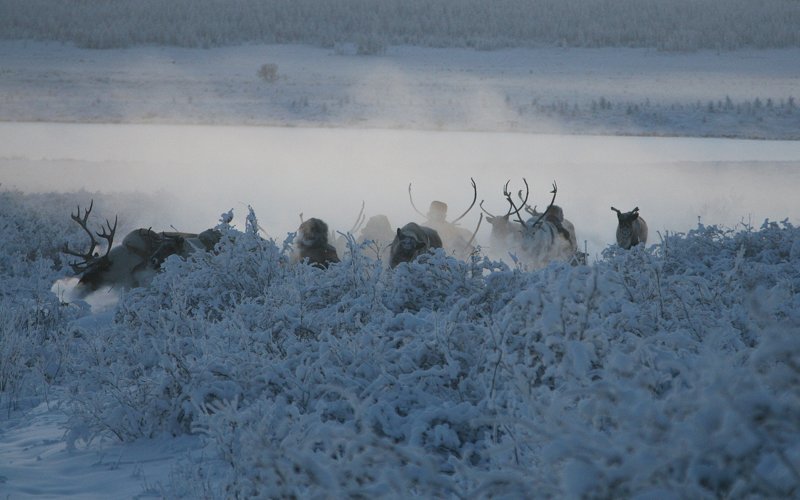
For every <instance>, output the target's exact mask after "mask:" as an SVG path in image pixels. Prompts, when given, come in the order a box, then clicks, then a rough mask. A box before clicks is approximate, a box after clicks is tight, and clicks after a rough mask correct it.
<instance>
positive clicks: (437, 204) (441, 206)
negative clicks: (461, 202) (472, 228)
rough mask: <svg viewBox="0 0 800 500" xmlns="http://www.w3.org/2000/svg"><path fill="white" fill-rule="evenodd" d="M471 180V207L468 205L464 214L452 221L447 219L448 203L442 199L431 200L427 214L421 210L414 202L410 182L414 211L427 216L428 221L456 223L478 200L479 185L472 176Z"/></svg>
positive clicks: (409, 191)
mask: <svg viewBox="0 0 800 500" xmlns="http://www.w3.org/2000/svg"><path fill="white" fill-rule="evenodd" d="M469 180H470V182H471V183H472V193H473V195H472V203H470V205H469V207H467V209H466V210H465V211H464V213H463V214H461V215H459V216H458V217H456V218H455V219H453V220H452V221H451V222H448V221H447V204H446V203H444V202H442V201H436V200H435V201H433V202H431V205H430V208H429V210H428V213H427V214H423V213H422V212H420V211H419V209H418V208H417V206H416V205H415V204H414V198H413V197H412V196H411V183H409V184H408V200H409V201H410V202H411V207H412V208H413V209H414V211H415V212H417V213H418V214H419V215H421V216H422V217H425V220H427V221H428V222H430V223H434V224H437V223H438V224H456V223H457V222H458V221H460V220H461V219H463V218H464V217H465V216H466V215H467V214H468V213H469V211H470V210H472V207H474V206H475V202H476V201H477V200H478V186H477V185H476V184H475V179H473V178H471V177H470V179H469Z"/></svg>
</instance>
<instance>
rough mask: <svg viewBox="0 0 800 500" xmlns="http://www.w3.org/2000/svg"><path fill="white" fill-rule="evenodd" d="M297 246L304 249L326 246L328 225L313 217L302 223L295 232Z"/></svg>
mask: <svg viewBox="0 0 800 500" xmlns="http://www.w3.org/2000/svg"><path fill="white" fill-rule="evenodd" d="M297 244H298V245H299V246H301V247H306V248H316V247H321V246H324V245H327V244H328V225H327V224H326V223H325V222H324V221H322V220H321V219H317V218H314V217H312V218H310V219H308V220H307V221H304V222H303V223H302V224H300V228H298V230H297Z"/></svg>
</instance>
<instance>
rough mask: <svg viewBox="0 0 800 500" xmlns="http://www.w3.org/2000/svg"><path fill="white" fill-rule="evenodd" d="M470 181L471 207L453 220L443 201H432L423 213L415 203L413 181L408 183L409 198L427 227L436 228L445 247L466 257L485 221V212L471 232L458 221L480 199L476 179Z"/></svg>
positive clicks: (457, 255) (457, 254)
mask: <svg viewBox="0 0 800 500" xmlns="http://www.w3.org/2000/svg"><path fill="white" fill-rule="evenodd" d="M470 182H471V183H472V193H473V196H472V203H470V205H469V207H467V209H466V210H465V211H464V213H462V214H461V215H459V216H458V217H456V218H455V219H453V220H452V221H448V220H447V203H444V202H442V201H438V200H434V201H432V202H431V204H430V206H429V207H428V213H426V214H424V213H422V212H421V211H420V210H419V209H418V208H417V206H416V204H414V198H413V197H412V195H411V183H409V184H408V200H409V201H410V202H411V207H412V208H413V209H414V211H415V212H417V213H418V214H419V215H421V216H422V217H424V218H425V222H424V224H425V227H430V228H431V229H434V230H436V232H437V233H438V235H439V236H440V238H441V240H442V244H443V247H444V248H445V249H446V250H447V251H449V252H452V253H453V254H455V256H456V257H459V258H463V257H466V256H467V255H470V254H471V253H472V252H473V251H474V247H473V246H472V243H473V241H474V240H475V235H476V234H477V233H478V229H479V228H480V225H481V222H482V221H483V214H481V216H480V218H479V219H478V224H477V226H476V227H475V231H473V232H470V231H469V230H467V229H465V228H463V227H460V226H459V225H458V222H459V221H460V220H461V219H463V218H464V217H466V216H467V214H468V213H469V212H470V211H471V210H472V208H473V207H474V206H475V202H476V201H477V200H478V187H477V185H476V184H475V179H473V178H470Z"/></svg>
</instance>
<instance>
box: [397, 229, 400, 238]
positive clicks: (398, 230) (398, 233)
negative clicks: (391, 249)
mask: <svg viewBox="0 0 800 500" xmlns="http://www.w3.org/2000/svg"><path fill="white" fill-rule="evenodd" d="M397 236H400V228H399V227H398V228H397Z"/></svg>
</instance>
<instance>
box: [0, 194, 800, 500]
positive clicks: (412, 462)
mask: <svg viewBox="0 0 800 500" xmlns="http://www.w3.org/2000/svg"><path fill="white" fill-rule="evenodd" d="M20 212H21V213H20V214H19V215H20V216H24V210H20ZM255 228H257V221H256V220H255V215H254V214H251V216H250V217H248V222H247V227H246V228H245V231H239V230H237V229H236V228H232V227H230V226H229V225H227V223H223V224H221V225H220V226H219V229H220V230H221V231H222V232H223V237H222V239H221V241H220V243H219V244H218V246H217V248H216V252H214V253H198V254H193V255H191V256H190V257H189V258H187V259H185V260H181V259H179V258H177V257H170V258H168V259H167V261H166V262H165V263H164V267H163V270H162V272H161V273H159V275H158V276H157V277H156V278H155V280H154V281H153V282H152V284H151V285H150V286H149V287H147V288H140V289H134V290H132V291H130V292H128V293H125V294H123V295H122V297H121V299H120V302H119V304H118V305H117V307H116V308H115V309H114V310H113V311H112V312H111V313H110V314H108V315H106V316H104V315H87V311H86V309H85V308H84V309H81V308H80V307H77V306H76V305H72V306H64V305H61V304H60V303H59V301H58V300H56V299H55V298H54V297H52V294H51V298H50V299H48V300H49V301H50V302H46V301H44V302H45V303H44V308H55V310H56V311H61V312H59V313H57V314H55V315H51V316H47V317H46V318H44V319H42V318H41V316H37V314H38V313H37V311H41V310H42V306H41V305H40V306H36V307H34V306H33V305H25V306H24V307H21V308H20V307H17V306H16V305H15V306H12V307H10V309H11V310H13V311H14V312H13V316H14V317H13V318H10V319H9V318H3V319H4V321H3V325H4V327H5V324H12V323H13V324H16V325H18V326H17V327H16V328H18V334H17V335H16V336H14V335H11V336H7V335H6V330H3V331H2V332H0V333H3V337H0V339H2V342H6V343H5V344H3V345H2V347H3V348H4V349H6V347H5V346H10V347H9V348H8V349H7V350H6V351H8V352H12V353H22V354H23V355H26V354H27V353H29V352H34V351H31V350H30V349H29V348H22V347H19V346H18V345H19V344H18V343H17V344H14V343H13V342H17V341H18V340H19V339H28V338H34V337H33V336H34V335H39V336H38V337H35V338H36V342H39V347H40V348H41V347H42V345H44V346H46V349H47V350H48V352H43V353H35V352H34V354H35V355H34V356H29V357H28V359H32V360H34V361H33V362H32V363H33V366H41V367H42V368H40V369H38V372H39V373H41V376H39V377H40V378H39V379H37V380H32V379H31V380H27V381H20V379H19V378H18V377H17V378H14V374H19V373H22V372H21V368H19V367H21V366H29V365H30V363H31V362H28V361H19V362H16V361H15V363H16V364H15V365H14V366H16V367H17V368H13V369H12V370H11V372H10V373H11V374H12V376H11V377H8V376H6V380H8V381H10V382H7V385H6V387H7V388H6V389H4V392H3V395H4V397H10V395H14V394H15V395H16V396H14V397H16V398H17V399H20V398H21V397H25V396H26V394H27V395H30V394H34V395H35V394H36V393H35V392H34V391H32V390H31V386H32V385H33V384H34V383H41V380H53V381H54V382H51V383H58V384H59V385H61V386H64V387H66V388H67V389H68V391H66V392H65V393H66V394H68V396H67V398H68V399H67V400H66V401H64V402H65V403H67V405H66V406H68V407H69V412H70V422H69V428H70V439H71V440H72V442H73V444H76V445H79V444H80V443H82V442H84V441H91V440H92V439H94V438H97V437H99V436H109V435H110V436H115V437H117V438H118V439H121V440H125V441H130V440H136V439H140V438H143V437H153V436H158V435H160V434H163V433H170V434H174V435H180V434H193V435H200V436H203V438H204V440H205V443H206V450H205V451H204V453H205V456H206V457H207V460H205V461H204V462H202V463H189V464H186V466H185V467H184V468H183V470H182V473H181V474H180V475H178V476H176V478H175V481H174V482H173V484H171V485H168V486H165V493H169V496H179V495H184V496H197V495H204V496H225V497H268V496H303V497H307V496H314V495H317V496H325V495H329V496H330V495H332V496H356V495H360V496H370V497H372V496H404V495H406V494H407V493H408V492H412V493H415V494H418V495H422V496H433V497H466V496H523V495H528V496H530V495H533V496H541V497H565V496H566V497H582V496H597V497H615V498H617V497H633V496H665V495H673V496H679V497H687V498H698V497H699V498H705V497H720V496H722V497H749V496H762V497H791V496H796V495H797V494H798V491H800V474H798V471H799V470H800V420H798V419H797V416H796V415H798V414H800V384H799V383H798V382H800V341H798V339H799V338H800V337H798V333H799V332H800V313H798V311H800V307H798V306H800V303H798V302H800V293H798V290H800V266H798V265H797V263H798V258H800V230H798V229H797V228H795V227H794V226H792V225H791V224H789V223H788V222H787V221H784V222H781V223H774V222H765V224H764V225H763V226H762V227H760V228H758V229H756V228H752V227H745V228H743V229H741V230H736V231H734V230H729V229H725V228H719V227H715V226H702V225H701V226H698V227H697V228H696V229H694V230H692V231H689V232H688V233H686V234H674V233H669V234H665V235H663V236H662V238H661V241H660V243H658V244H656V245H653V246H651V247H649V248H644V247H641V246H639V247H635V248H634V249H632V250H630V251H622V250H620V249H618V248H615V247H609V248H608V249H607V250H606V251H605V252H604V254H603V256H602V258H601V259H600V260H599V262H596V263H594V264H593V265H591V266H576V267H572V266H568V265H565V264H553V265H551V266H549V267H547V268H545V269H542V270H540V271H536V272H524V271H521V270H519V269H511V268H509V267H508V266H506V265H504V264H502V263H496V262H492V261H490V260H488V259H484V258H482V257H480V256H474V257H473V258H472V259H470V260H469V261H466V262H464V261H458V260H455V259H453V258H451V257H448V256H446V255H444V254H443V253H441V252H438V253H432V254H430V255H429V256H426V258H424V259H421V260H420V261H418V262H415V263H412V264H410V265H406V264H403V265H401V266H399V267H397V268H396V269H394V270H388V269H385V268H384V267H383V266H382V264H381V263H380V262H377V261H375V260H373V259H372V258H370V257H369V255H370V254H369V252H368V251H365V250H366V249H363V248H360V247H358V246H357V245H356V244H355V243H354V242H352V241H351V242H350V246H349V250H348V252H346V254H345V255H344V256H343V258H342V262H341V263H340V264H336V265H333V266H331V267H330V268H329V269H327V270H322V269H317V268H314V267H311V266H302V265H290V264H289V250H288V248H287V246H286V245H283V244H276V243H275V242H274V241H267V240H263V239H261V238H259V237H258V236H257V233H256V231H255ZM18 238H19V237H18V236H13V239H14V240H15V241H17V243H16V244H20V243H19V242H20V240H19V239H18ZM23 253H24V252H23ZM41 263H44V264H41ZM33 264H34V266H32V267H28V268H26V271H25V272H26V273H29V274H39V273H40V272H41V274H42V275H44V276H47V275H48V274H49V275H50V276H51V277H52V276H58V275H59V274H58V272H56V271H52V267H51V264H50V263H49V261H47V260H46V259H43V258H36V259H34V260H33ZM38 265H42V266H43V268H44V269H47V271H44V270H43V271H36V269H37V268H36V266H38ZM18 272H19V271H18ZM53 273H54V274H53ZM24 283H28V282H27V281H25V282H22V281H13V280H11V281H7V280H4V281H3V283H2V287H3V288H2V291H3V296H2V297H3V300H7V299H6V297H9V296H11V295H13V293H14V292H16V291H17V290H18V289H19V288H23V287H24V286H25V284H24ZM43 297H45V296H44V295H41V297H40V299H39V300H40V302H39V303H40V304H42V303H43V302H42V301H43ZM15 300H19V299H15ZM20 303H21V302H15V304H20ZM65 308H66V309H65ZM48 310H50V309H48ZM64 311H66V312H64ZM79 316H80V318H78V317H79ZM76 318H77V319H76ZM7 338H9V339H10V340H8V341H7V340H6V339H7ZM6 351H4V352H6ZM15 359H20V356H17V357H16V358H15ZM48 359H56V360H57V361H56V362H52V363H50V362H45V361H44V360H48ZM3 366H5V365H3ZM51 367H58V369H57V371H56V372H53V371H52V370H51ZM5 373H8V371H0V376H5V375H4V374H5ZM54 373H55V374H54ZM47 377H51V378H49V379H48V378H47Z"/></svg>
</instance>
